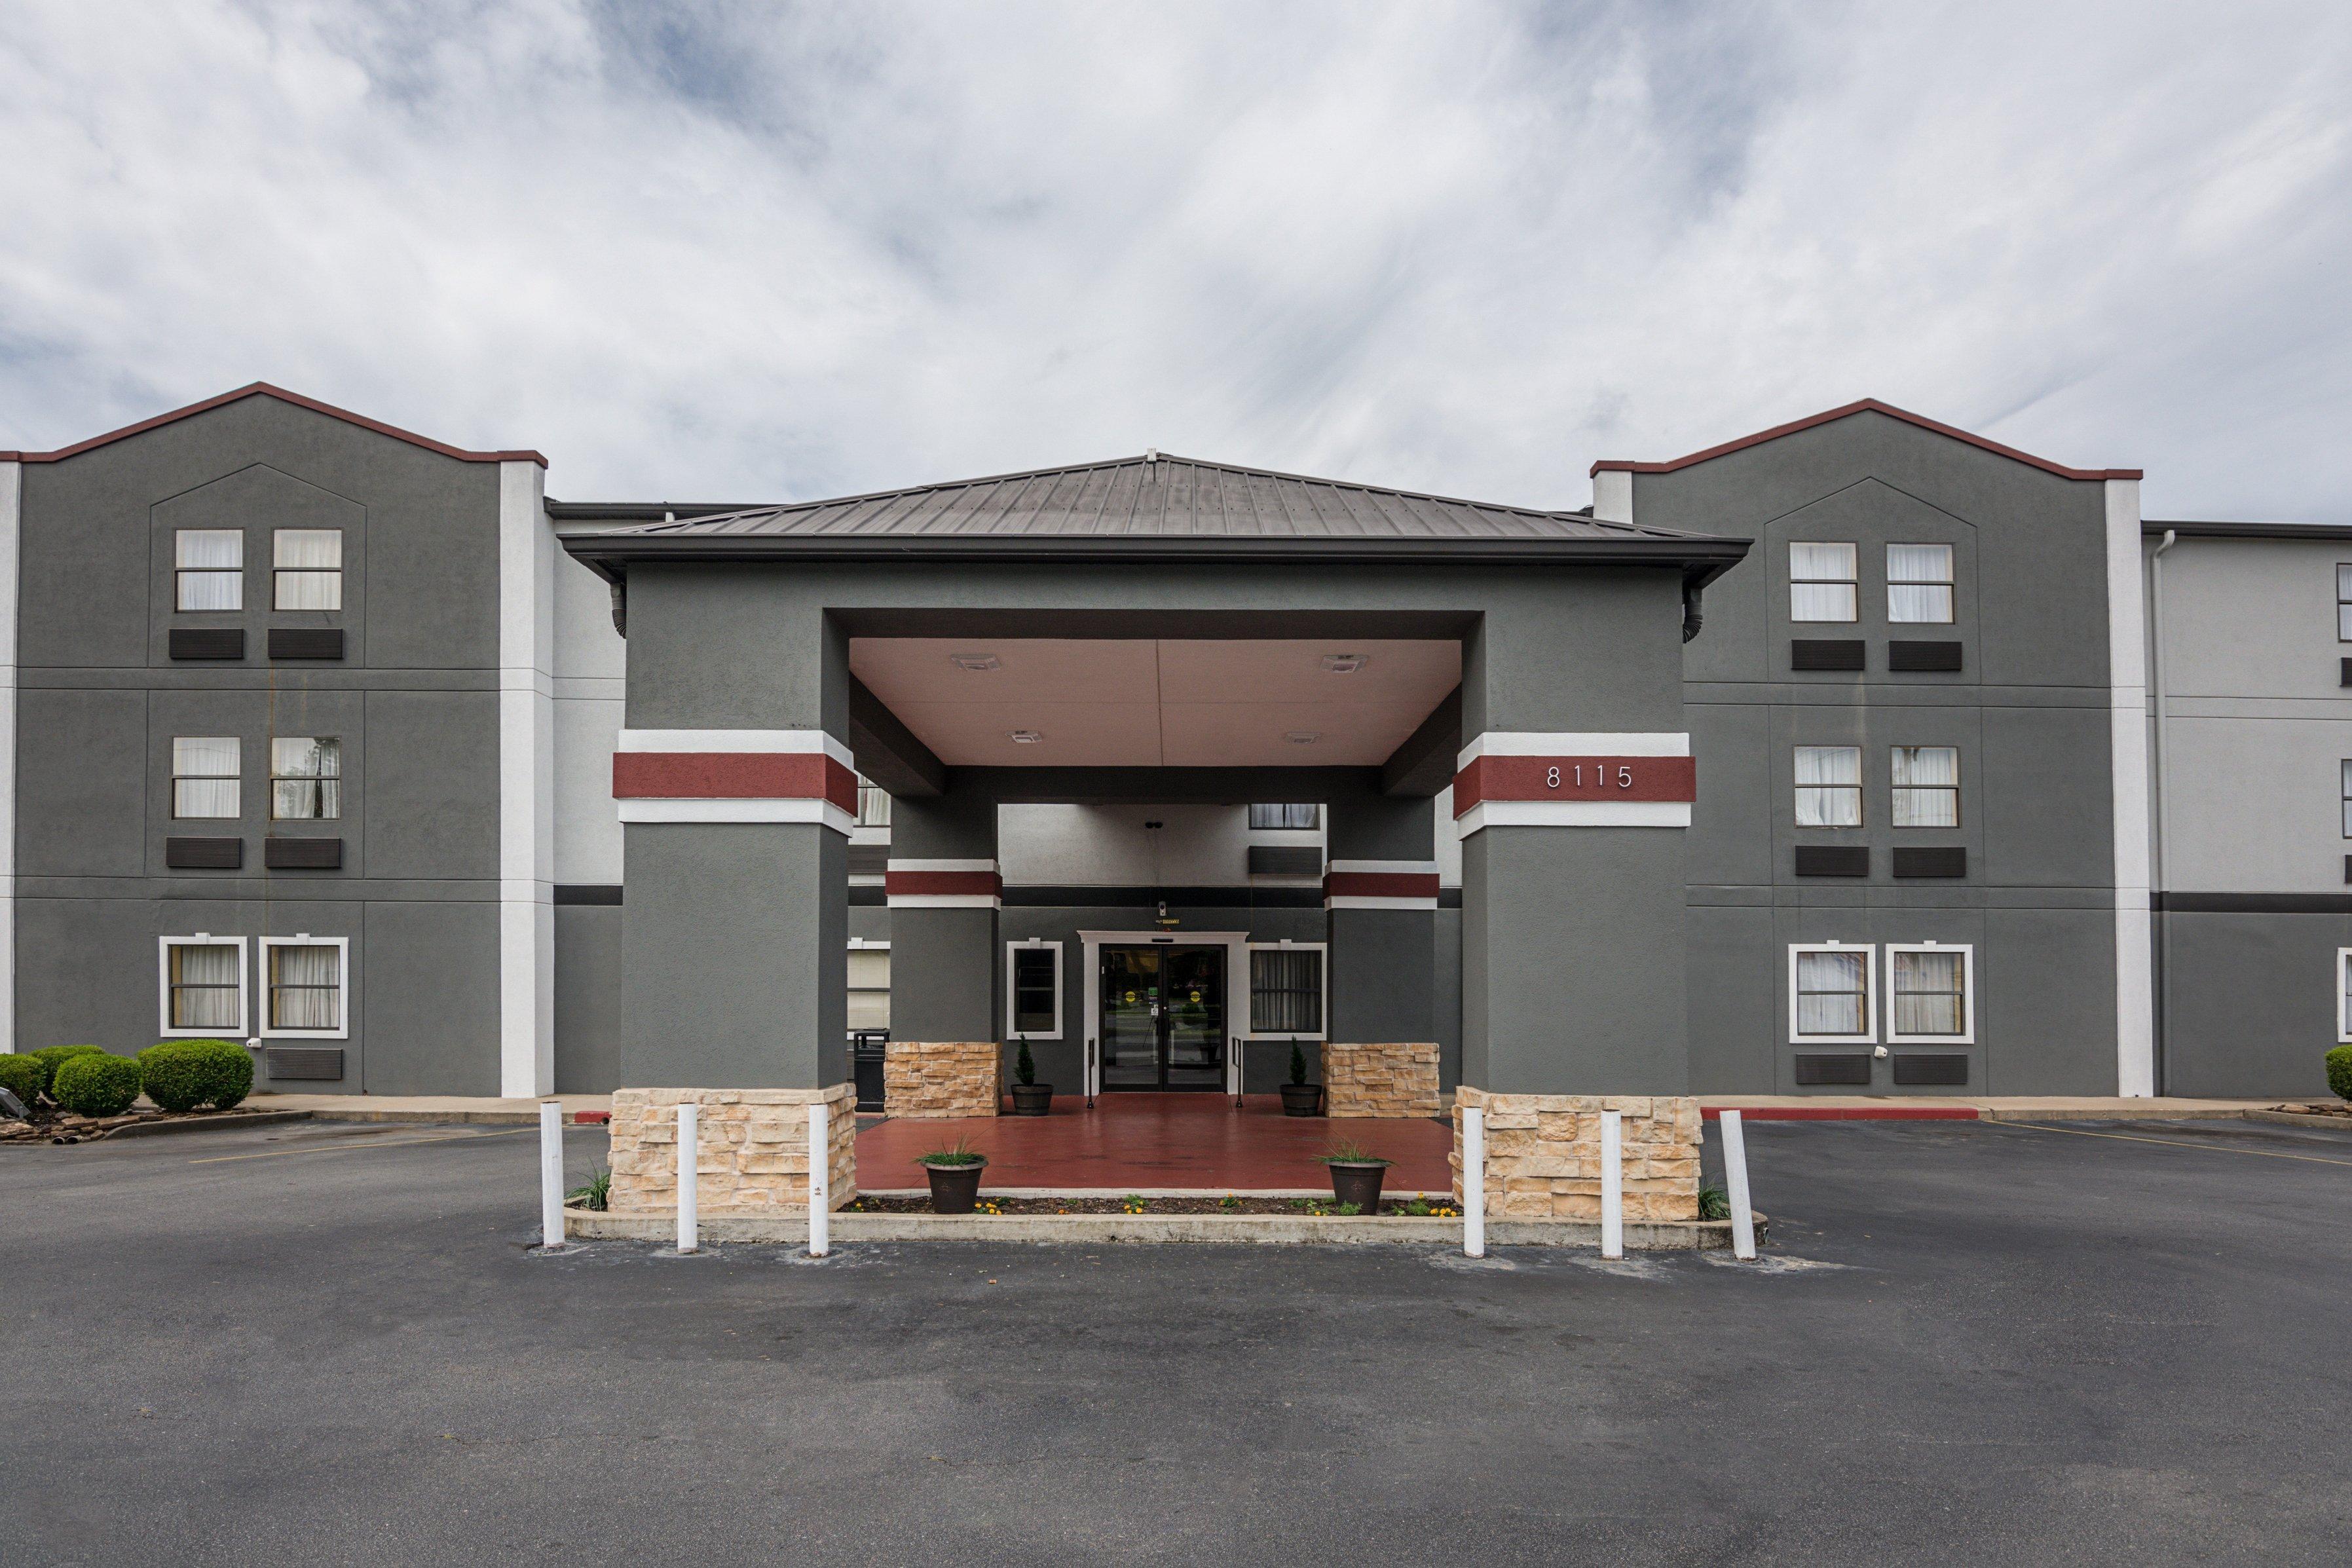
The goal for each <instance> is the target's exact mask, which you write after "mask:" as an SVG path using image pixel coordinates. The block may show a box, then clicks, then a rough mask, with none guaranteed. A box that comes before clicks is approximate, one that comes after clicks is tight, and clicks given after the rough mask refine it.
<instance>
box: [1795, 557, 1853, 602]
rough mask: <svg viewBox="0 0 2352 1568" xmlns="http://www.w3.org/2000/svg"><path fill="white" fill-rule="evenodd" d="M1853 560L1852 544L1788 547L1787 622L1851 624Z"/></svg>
mask: <svg viewBox="0 0 2352 1568" xmlns="http://www.w3.org/2000/svg"><path fill="white" fill-rule="evenodd" d="M1855 559H1856V556H1855V552H1854V547H1853V545H1851V544H1791V545H1790V546H1789V618H1790V620H1792V621H1850V620H1853V618H1854V582H1855V574H1854V562H1855Z"/></svg>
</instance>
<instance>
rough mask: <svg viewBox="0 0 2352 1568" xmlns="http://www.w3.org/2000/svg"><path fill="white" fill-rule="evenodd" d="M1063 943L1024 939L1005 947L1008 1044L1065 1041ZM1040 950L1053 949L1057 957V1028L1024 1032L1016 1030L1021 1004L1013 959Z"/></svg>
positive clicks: (1055, 984) (1005, 1032) (1055, 1013)
mask: <svg viewBox="0 0 2352 1568" xmlns="http://www.w3.org/2000/svg"><path fill="white" fill-rule="evenodd" d="M1062 945H1063V944H1062V943H1060V942H1054V941H1050V940H1048V939H1046V938H1045V937H1024V939H1022V940H1021V941H1019V942H1006V943H1005V944H1004V1037H1005V1038H1006V1039H1008V1040H1058V1039H1060V1038H1061V1037H1062ZM1039 948H1047V949H1051V950H1052V952H1053V954H1054V1026H1053V1027H1052V1028H1051V1029H1021V1028H1016V1027H1014V1022H1015V1020H1017V1019H1018V1018H1019V1017H1020V1016H1021V1015H1020V1002H1019V999H1018V998H1017V997H1016V996H1014V995H1013V974H1014V961H1013V954H1014V953H1016V952H1024V951H1027V952H1035V951H1037V950H1038V949H1039Z"/></svg>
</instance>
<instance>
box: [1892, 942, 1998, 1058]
mask: <svg viewBox="0 0 2352 1568" xmlns="http://www.w3.org/2000/svg"><path fill="white" fill-rule="evenodd" d="M1898 952H1957V953H1958V954H1959V955H1960V1032H1959V1033H1958V1034H1957V1035H1905V1034H1900V1033H1897V1032H1896V1030H1895V954H1896V953H1898ZM1886 1043H1887V1044H1888V1045H1890V1046H1973V1045H1975V1044H1976V1043H1977V950H1976V946H1975V944H1974V943H1972V942H1888V943H1887V944H1886Z"/></svg>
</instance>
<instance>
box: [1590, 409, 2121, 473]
mask: <svg viewBox="0 0 2352 1568" xmlns="http://www.w3.org/2000/svg"><path fill="white" fill-rule="evenodd" d="M1854 414H1884V415H1885V416H1887V417H1888V418H1890V419H1900V420H1902V421H1903V422H1904V423H1905V424H1906V425H1916V426H1919V428H1920V429H1922V430H1933V431H1934V432H1935V433H1936V434H1937V435H1938V436H1949V437H1951V438H1952V439H1953V440H1955V441H1966V442H1967V443H1968V444H1969V446H1971V447H1982V448H1983V449H1984V450H1986V451H1988V452H1998V453H2000V455H2001V456H2002V457H2004V458H2011V459H2013V460H2015V461H2017V462H2020V463H2028V464H2031V465H2032V467H2034V468H2040V469H2041V470H2042V472H2044V473H2049V474H2056V475H2057V476H2058V477H2059V478H2060V479H2138V478H2140V471H2139V470H2138V469H2137V468H2068V467H2066V466H2065V465H2064V464H2063V463H2053V462H2052V461H2051V460H2050V459H2049V458H2037V457H2035V456H2034V455H2033V454H2032V453H2031V452H2021V451H2019V450H2018V449H2017V448H2016V447H2004V446H2002V445H2001V444H2000V442H1998V441H1991V440H1988V439H1986V438H1985V437H1982V436H1979V435H1975V434H1973V433H1971V432H1969V431H1967V430H1963V429H1961V428H1960V427H1959V426H1957V425H1947V424H1945V423H1944V422H1943V421H1942V420H1940V419H1930V418H1928V417H1927V416H1926V415H1924V414H1914V413H1912V412H1911V411H1910V410H1909V409H1907V408H1897V407H1895V405H1893V404H1891V403H1881V402H1879V401H1878V399H1876V398H1875V397H1865V398H1864V399H1863V400H1862V401H1861V402H1859V403H1849V404H1847V405H1845V406H1844V407H1843V408H1832V409H1830V410H1828V411H1827V412H1825V413H1822V414H1815V415H1812V416H1810V417H1808V418H1804V419H1792V420H1790V422H1789V423H1788V424H1786V425H1775V426H1772V428H1770V429H1769V430H1759V431H1758V432H1756V434H1754V435H1753V436H1742V437H1739V438H1738V440H1736V441H1726V442H1724V443H1723V444H1722V445H1721V446H1717V447H1707V448H1706V450H1705V451H1702V452H1693V453H1691V454H1690V455H1689V456H1688V457H1685V458H1669V459H1668V460H1666V461H1665V462H1663V463H1635V462H1629V461H1627V460H1626V459H1625V458H1601V460H1600V461H1599V462H1597V463H1595V464H1593V465H1592V468H1591V470H1590V471H1591V473H1595V474H1597V473H1599V472H1601V470H1602V469H1603V468H1608V469H1612V470H1614V471H1616V472H1619V473H1628V474H1671V473H1673V472H1674V471H1675V469H1676V468H1689V467H1690V466H1691V465H1692V464H1693V463H1704V462H1706V460H1707V459H1708V458H1720V457H1722V456H1723V455H1724V454H1725V453H1727V452H1738V451H1741V450H1744V449H1746V448H1747V447H1757V446H1761V445H1762V444H1763V443H1765V442H1767V441H1777V440H1779V439H1780V437H1783V436H1793V435H1795V434H1796V433H1797V432H1798V431H1800V430H1810V429H1811V428H1812V427H1813V426H1816V425H1827V424H1828V423H1829V422H1830V421H1832V419H1843V418H1845V417H1847V416H1850V415H1854Z"/></svg>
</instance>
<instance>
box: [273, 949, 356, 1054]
mask: <svg viewBox="0 0 2352 1568" xmlns="http://www.w3.org/2000/svg"><path fill="white" fill-rule="evenodd" d="M350 956H351V943H350V942H348V941H347V940H345V939H344V938H342V937H313V936H311V935H310V934H309V933H307V932H306V933H304V934H303V935H301V936H294V937H276V936H266V937H263V938H262V939H261V966H262V971H263V979H264V982H265V984H267V985H268V997H267V999H266V1001H265V1003H264V1007H265V1011H264V1013H263V1015H262V1019H263V1021H262V1026H261V1032H262V1033H263V1034H265V1035H276V1036H282V1037H290V1038H294V1039H314V1040H340V1039H341V1038H343V1037H344V1036H345V1034H346V1033H347V1030H346V1029H345V1027H344V1024H343V1012H344V1009H343V976H344V972H345V967H346V961H347V960H348V959H349V958H350Z"/></svg>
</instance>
